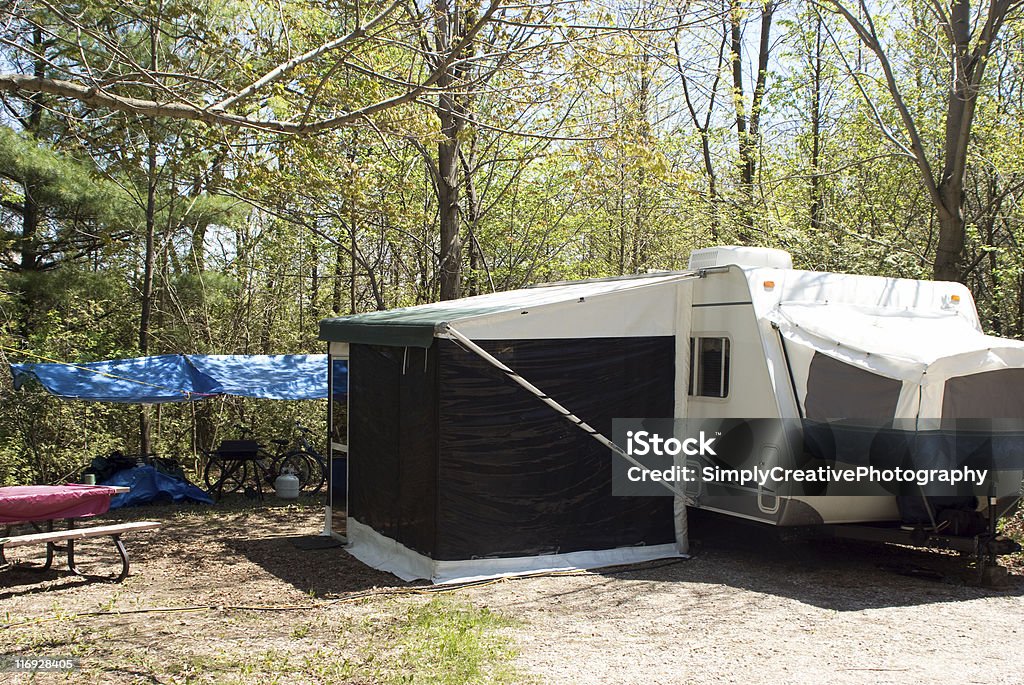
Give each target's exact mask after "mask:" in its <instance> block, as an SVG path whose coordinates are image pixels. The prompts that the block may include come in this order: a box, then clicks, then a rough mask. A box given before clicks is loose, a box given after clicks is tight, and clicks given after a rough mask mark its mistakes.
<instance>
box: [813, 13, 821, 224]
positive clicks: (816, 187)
mask: <svg viewBox="0 0 1024 685" xmlns="http://www.w3.org/2000/svg"><path fill="white" fill-rule="evenodd" d="M821 49H822V45H821V17H820V16H819V15H818V14H817V12H815V26H814V55H813V56H812V57H811V192H810V201H811V231H813V233H814V235H815V237H817V236H819V235H820V232H821V229H822V224H823V220H824V217H823V214H824V210H825V200H824V197H823V194H822V177H821V73H822V63H821Z"/></svg>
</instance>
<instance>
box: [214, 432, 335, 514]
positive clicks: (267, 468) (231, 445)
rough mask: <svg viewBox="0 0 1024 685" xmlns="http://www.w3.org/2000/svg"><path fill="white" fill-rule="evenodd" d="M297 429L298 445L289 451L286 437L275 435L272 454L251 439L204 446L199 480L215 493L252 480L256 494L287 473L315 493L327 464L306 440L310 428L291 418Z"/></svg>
mask: <svg viewBox="0 0 1024 685" xmlns="http://www.w3.org/2000/svg"><path fill="white" fill-rule="evenodd" d="M295 426H296V429H297V430H298V431H299V444H300V447H299V448H297V449H294V450H291V451H289V452H286V451H285V449H286V448H287V447H288V446H289V445H290V444H291V441H290V440H284V439H275V440H271V441H270V442H271V443H272V444H274V445H275V446H276V450H275V452H274V453H273V454H272V453H270V452H268V451H267V450H266V449H265V446H264V445H261V444H260V443H258V442H256V441H255V440H251V439H243V440H225V441H223V442H222V443H221V444H220V446H219V447H218V448H217V449H216V450H214V451H213V452H208V451H205V450H204V453H205V454H206V457H207V461H206V468H205V470H204V472H203V480H204V482H205V483H206V487H207V488H208V489H209V491H210V492H211V493H214V494H215V495H216V496H217V497H220V496H222V495H223V493H225V492H227V493H233V492H237V491H238V490H240V489H242V488H243V487H246V483H247V482H252V483H253V488H252V489H253V491H254V493H255V494H256V495H257V496H259V497H260V498H262V497H263V488H264V487H266V486H268V485H269V486H270V488H271V489H273V487H274V482H275V480H276V479H277V477H278V476H280V475H282V474H285V473H291V474H293V475H294V476H295V477H296V478H298V479H299V489H300V490H306V489H307V488H308V489H310V491H311V494H314V495H315V494H317V493H319V492H320V490H321V489H322V488H323V486H324V482H325V481H326V479H327V465H326V463H325V462H324V459H323V457H322V456H321V455H320V453H319V452H318V451H317V450H316V448H315V447H313V445H312V444H311V443H310V442H309V439H308V437H307V436H308V435H309V434H311V433H312V431H311V430H310V429H308V428H306V427H305V426H303V425H302V424H300V423H299V422H297V421H296V422H295ZM237 430H238V432H239V433H241V434H242V435H245V436H250V435H251V434H252V430H251V429H249V428H245V427H243V426H238V427H237Z"/></svg>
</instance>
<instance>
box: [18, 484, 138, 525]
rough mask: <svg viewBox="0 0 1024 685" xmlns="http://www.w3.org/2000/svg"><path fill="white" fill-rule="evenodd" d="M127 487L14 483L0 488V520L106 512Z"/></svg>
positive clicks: (68, 517)
mask: <svg viewBox="0 0 1024 685" xmlns="http://www.w3.org/2000/svg"><path fill="white" fill-rule="evenodd" d="M127 491H128V488H125V487H115V486H110V485H15V486H12V487H6V488H0V524H11V523H23V522H26V521H52V520H54V519H75V518H83V517H86V516H96V515H97V514H103V513H105V512H106V511H107V510H108V509H110V498H111V497H113V496H114V495H116V494H118V493H120V492H127Z"/></svg>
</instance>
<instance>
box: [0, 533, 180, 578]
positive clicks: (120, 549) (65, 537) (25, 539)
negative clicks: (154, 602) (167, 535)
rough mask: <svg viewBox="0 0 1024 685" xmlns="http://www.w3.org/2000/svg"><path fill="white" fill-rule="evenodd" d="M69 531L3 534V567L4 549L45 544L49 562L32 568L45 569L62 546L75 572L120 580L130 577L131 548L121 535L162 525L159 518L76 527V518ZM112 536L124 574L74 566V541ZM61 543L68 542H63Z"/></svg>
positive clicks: (3, 562)
mask: <svg viewBox="0 0 1024 685" xmlns="http://www.w3.org/2000/svg"><path fill="white" fill-rule="evenodd" d="M68 526H69V528H68V529H67V530H54V531H46V532H42V533H30V534H27V535H13V536H8V537H0V568H3V567H5V566H7V565H9V564H8V562H7V560H6V559H5V557H4V550H5V549H7V548H11V547H23V546H25V545H38V544H44V543H45V544H46V561H45V562H44V563H43V564H42V565H40V566H32V567H30V568H32V569H33V570H38V571H46V570H47V569H49V568H50V566H51V564H52V563H53V553H54V551H55V550H57V549H61V550H63V551H64V552H66V553H67V561H68V569H69V570H70V571H71V572H72V573H74V574H75V575H78V576H82V577H85V578H99V579H103V580H112V581H113V582H115V583H120V582H121V581H122V580H124V579H125V578H127V577H128V551H127V550H126V549H125V547H124V543H123V542H121V536H122V535H124V534H125V533H132V532H136V531H140V530H154V529H156V528H159V527H160V523H159V522H158V521H135V522H132V523H117V524H112V525H107V526H91V527H88V528H75V527H74V520H73V519H71V520H69V521H68ZM105 536H109V537H110V539H111V540H113V542H114V547H115V548H116V549H117V553H118V555H120V557H121V573H120V574H118V575H117V576H109V577H108V576H93V575H89V574H85V573H82V572H81V571H79V570H78V568H77V566H76V565H75V540H84V539H86V538H96V537H105ZM59 543H65V544H63V545H60V544H59Z"/></svg>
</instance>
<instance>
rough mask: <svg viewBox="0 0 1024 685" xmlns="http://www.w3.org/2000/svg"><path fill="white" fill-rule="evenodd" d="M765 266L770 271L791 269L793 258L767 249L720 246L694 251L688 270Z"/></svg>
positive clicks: (782, 252) (781, 252)
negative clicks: (733, 265)
mask: <svg viewBox="0 0 1024 685" xmlns="http://www.w3.org/2000/svg"><path fill="white" fill-rule="evenodd" d="M730 264H735V265H736V266H766V267H769V268H772V269H792V268H793V258H792V257H790V256H789V253H788V252H786V251H785V250H773V249H772V248H769V247H738V246H736V245H722V246H719V247H706V248H704V249H703V250H694V251H693V252H691V253H690V266H689V268H690V269H708V268H710V267H713V266H728V265H730Z"/></svg>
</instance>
